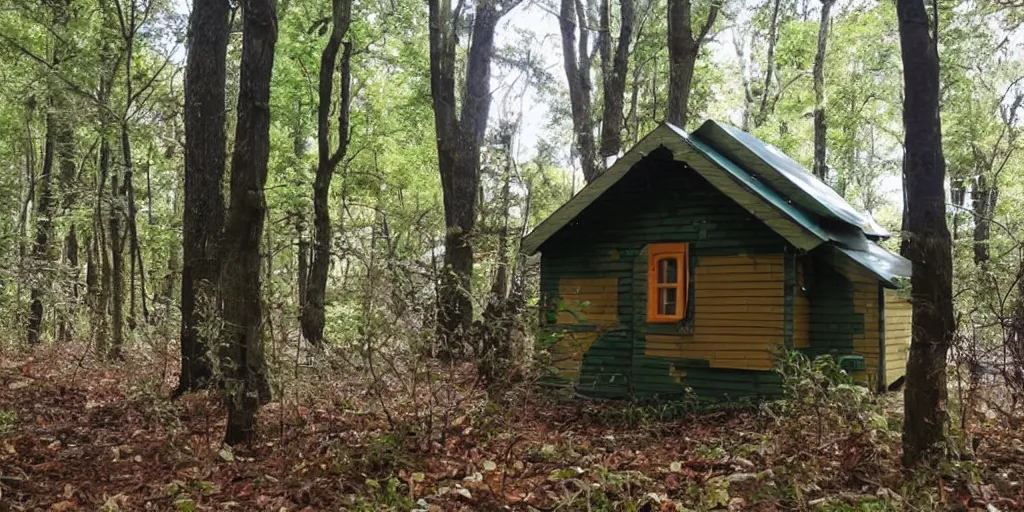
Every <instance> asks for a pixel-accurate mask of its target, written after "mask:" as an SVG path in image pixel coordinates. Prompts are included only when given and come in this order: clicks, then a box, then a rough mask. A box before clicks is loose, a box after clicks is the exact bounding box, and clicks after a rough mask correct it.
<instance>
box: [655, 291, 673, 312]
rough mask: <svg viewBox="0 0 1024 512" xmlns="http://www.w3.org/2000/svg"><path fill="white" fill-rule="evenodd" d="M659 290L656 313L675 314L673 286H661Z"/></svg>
mask: <svg viewBox="0 0 1024 512" xmlns="http://www.w3.org/2000/svg"><path fill="white" fill-rule="evenodd" d="M659 292H660V293H659V295H660V296H659V297H658V314H659V315H674V314H676V288H675V287H674V286H673V287H666V288H661V289H660V290H659Z"/></svg>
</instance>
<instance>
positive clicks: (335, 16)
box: [300, 0, 352, 345]
mask: <svg viewBox="0 0 1024 512" xmlns="http://www.w3.org/2000/svg"><path fill="white" fill-rule="evenodd" d="M351 21H352V0H334V1H333V4H332V25H333V26H332V28H331V37H330V40H328V42H327V46H326V47H324V51H323V54H322V55H321V56H320V87H319V95H320V97H319V105H318V107H317V166H316V178H315V179H314V180H313V247H312V249H313V251H312V255H311V256H312V258H311V259H310V265H309V273H308V276H307V281H306V286H305V288H306V290H305V291H306V295H305V300H304V301H303V304H302V321H301V323H302V335H303V336H304V337H305V338H306V340H308V341H309V342H310V343H311V344H313V345H319V344H320V343H321V342H322V341H323V337H324V296H325V295H326V292H327V272H328V270H329V269H330V264H331V240H332V236H331V213H330V209H329V208H328V205H327V196H328V193H329V192H330V188H331V177H332V176H333V175H334V170H335V169H336V168H337V167H338V164H339V163H341V160H342V159H343V158H345V154H346V152H347V151H348V142H349V138H348V137H349V133H348V132H349V106H350V105H351V94H352V92H351V91H352V89H351V85H352V71H351V69H352V68H351V61H352V44H351V43H348V42H345V41H344V38H345V35H346V34H347V33H348V27H349V24H350V23H351ZM342 48H343V49H342ZM339 49H342V55H341V78H340V79H339V82H340V89H341V91H340V96H339V98H338V127H337V130H338V147H337V148H335V150H334V152H333V153H332V152H331V149H330V137H331V136H330V119H329V117H330V113H331V103H332V101H331V95H332V89H333V85H334V84H333V80H334V69H335V66H336V64H337V60H338V50H339ZM300 243H301V242H300ZM300 249H301V247H300Z"/></svg>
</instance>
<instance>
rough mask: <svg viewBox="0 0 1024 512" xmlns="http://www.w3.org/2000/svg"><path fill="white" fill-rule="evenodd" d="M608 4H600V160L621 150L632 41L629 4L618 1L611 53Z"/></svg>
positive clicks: (631, 4)
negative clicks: (602, 81) (601, 96)
mask: <svg viewBox="0 0 1024 512" xmlns="http://www.w3.org/2000/svg"><path fill="white" fill-rule="evenodd" d="M608 2H609V0H601V36H600V38H599V43H598V44H599V46H600V51H601V70H602V71H601V73H602V76H603V78H604V110H603V112H602V120H601V149H600V153H601V156H604V157H609V156H615V155H617V154H619V151H621V150H622V128H623V126H622V124H623V119H622V107H623V99H624V97H625V93H626V73H627V72H628V70H629V43H630V42H631V41H632V39H633V17H634V12H633V0H620V3H619V40H618V42H617V43H616V46H615V55H614V57H613V56H612V52H611V22H610V20H609V18H610V15H609V13H608Z"/></svg>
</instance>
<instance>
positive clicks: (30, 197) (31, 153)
mask: <svg viewBox="0 0 1024 512" xmlns="http://www.w3.org/2000/svg"><path fill="white" fill-rule="evenodd" d="M35 109H36V99H35V97H34V96H33V97H30V98H29V99H28V101H26V102H25V196H24V198H23V199H22V201H21V208H20V209H19V210H18V277H19V279H18V280H17V286H16V289H15V294H14V296H15V299H17V303H18V304H21V282H22V281H24V280H25V277H26V271H25V259H26V258H27V257H28V254H27V253H28V248H27V247H26V245H27V244H26V241H27V240H28V212H29V206H30V205H31V204H32V203H33V202H34V201H35V197H36V147H35V137H34V135H33V134H32V121H33V118H34V117H35Z"/></svg>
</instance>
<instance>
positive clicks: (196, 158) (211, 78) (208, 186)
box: [174, 0, 231, 396]
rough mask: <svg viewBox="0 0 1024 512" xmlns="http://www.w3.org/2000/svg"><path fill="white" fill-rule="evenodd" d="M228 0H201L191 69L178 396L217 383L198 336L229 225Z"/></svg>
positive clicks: (192, 30) (192, 28) (195, 11)
mask: <svg viewBox="0 0 1024 512" xmlns="http://www.w3.org/2000/svg"><path fill="white" fill-rule="evenodd" d="M230 10H231V3H230V2H229V1H228V0H196V2H194V4H193V7H192V15H191V18H190V20H189V39H188V41H189V52H188V59H187V62H186V68H185V186H184V206H183V208H182V252H183V254H182V268H181V335H180V338H181V374H180V375H179V378H178V387H177V389H176V390H175V392H174V395H175V396H178V395H181V394H182V393H186V392H189V391H193V390H196V389H201V388H207V387H210V386H211V385H213V382H212V380H213V366H212V364H213V363H212V362H211V361H210V359H209V357H208V356H207V354H208V351H209V344H210V340H208V339H205V337H204V336H202V335H201V334H200V332H199V327H200V325H201V324H202V323H203V321H204V318H205V314H206V313H209V312H210V311H212V309H213V307H214V306H215V305H216V304H217V301H216V296H215V294H216V289H215V287H214V286H213V284H214V283H216V282H217V280H218V279H219V272H220V265H219V260H218V258H219V254H218V246H219V239H220V236H221V230H222V228H223V224H224V198H223V196H222V195H221V187H222V185H223V181H224V160H225V134H224V119H225V113H224V109H225V105H224V102H225V79H226V76H227V75H226V73H227V68H226V65H227V60H226V59H227V49H228V13H229V12H230Z"/></svg>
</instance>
